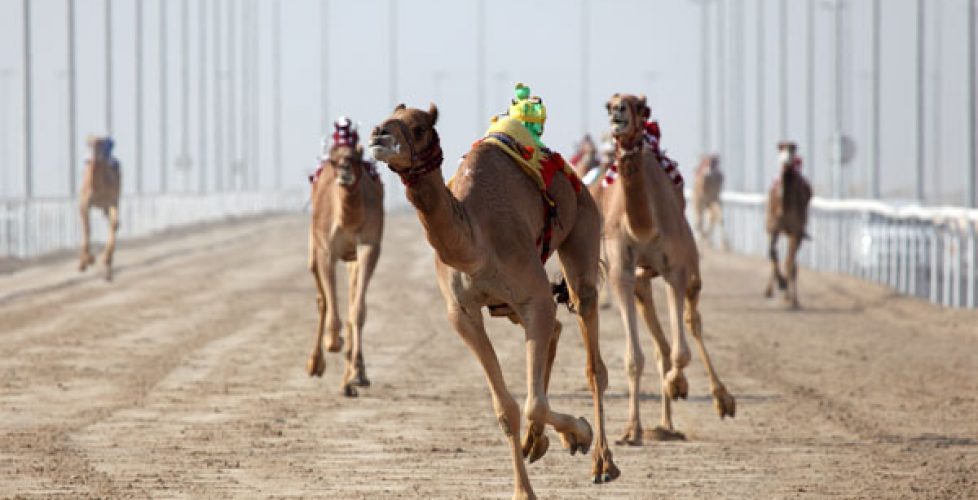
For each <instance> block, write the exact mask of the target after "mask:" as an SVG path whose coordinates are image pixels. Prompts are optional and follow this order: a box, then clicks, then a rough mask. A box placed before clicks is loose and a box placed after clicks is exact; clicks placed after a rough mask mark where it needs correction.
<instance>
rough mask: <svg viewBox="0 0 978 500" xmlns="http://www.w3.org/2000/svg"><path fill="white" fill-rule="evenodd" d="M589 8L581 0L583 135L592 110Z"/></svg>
mask: <svg viewBox="0 0 978 500" xmlns="http://www.w3.org/2000/svg"><path fill="white" fill-rule="evenodd" d="M589 7H590V5H589V4H588V0H581V28H580V29H581V33H580V36H581V135H584V134H587V131H588V124H589V123H590V113H588V109H589V108H590V102H589V100H588V94H589V93H590V89H589V88H588V80H589V78H590V76H591V68H590V66H591V61H590V51H591V41H590V37H589V33H590V29H589V28H588V17H589ZM646 92H649V93H650V94H651V92H652V89H646Z"/></svg>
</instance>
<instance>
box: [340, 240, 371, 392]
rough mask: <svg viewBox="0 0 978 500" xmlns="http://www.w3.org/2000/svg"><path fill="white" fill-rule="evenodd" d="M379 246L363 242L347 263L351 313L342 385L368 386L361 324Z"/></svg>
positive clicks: (362, 323) (365, 315)
mask: <svg viewBox="0 0 978 500" xmlns="http://www.w3.org/2000/svg"><path fill="white" fill-rule="evenodd" d="M379 256H380V250H379V249H378V248H376V247H374V246H366V245H365V246H362V247H360V248H358V249H357V261H356V264H355V265H351V266H349V271H350V287H351V289H350V317H349V335H348V338H347V341H348V342H349V344H348V345H349V348H348V350H347V375H346V376H344V385H346V384H348V383H349V384H353V385H356V386H360V387H369V386H370V380H369V379H368V378H367V369H366V366H365V365H364V361H363V325H364V324H365V323H366V320H367V301H366V295H367V286H368V285H369V284H370V278H371V277H372V276H373V272H374V269H376V267H377V259H378V257H379Z"/></svg>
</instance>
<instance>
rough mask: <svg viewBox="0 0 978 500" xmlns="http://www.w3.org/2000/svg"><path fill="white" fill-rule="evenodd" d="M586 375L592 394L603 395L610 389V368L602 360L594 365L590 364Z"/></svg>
mask: <svg viewBox="0 0 978 500" xmlns="http://www.w3.org/2000/svg"><path fill="white" fill-rule="evenodd" d="M585 374H586V375H587V380H588V385H589V386H590V387H591V392H597V393H602V392H604V391H605V390H606V389H607V388H608V367H606V366H605V365H604V362H603V361H601V360H600V359H599V360H598V361H597V362H596V363H594V364H593V365H592V364H590V363H589V364H588V367H587V372H586V373H585Z"/></svg>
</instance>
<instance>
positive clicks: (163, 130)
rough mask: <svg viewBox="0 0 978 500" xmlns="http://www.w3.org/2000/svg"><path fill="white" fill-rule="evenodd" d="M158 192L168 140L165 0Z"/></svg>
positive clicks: (162, 11) (166, 164) (162, 187)
mask: <svg viewBox="0 0 978 500" xmlns="http://www.w3.org/2000/svg"><path fill="white" fill-rule="evenodd" d="M159 15H160V193H166V191H167V168H168V167H169V159H168V158H167V151H168V149H169V148H168V147H167V146H168V145H167V142H168V141H169V139H168V137H167V132H168V131H167V127H169V124H168V123H167V106H168V104H167V102H166V101H167V97H168V96H167V78H168V77H167V66H168V64H167V63H168V61H167V57H168V56H167V50H166V49H167V38H166V29H167V27H166V1H165V0H161V1H160V14H159Z"/></svg>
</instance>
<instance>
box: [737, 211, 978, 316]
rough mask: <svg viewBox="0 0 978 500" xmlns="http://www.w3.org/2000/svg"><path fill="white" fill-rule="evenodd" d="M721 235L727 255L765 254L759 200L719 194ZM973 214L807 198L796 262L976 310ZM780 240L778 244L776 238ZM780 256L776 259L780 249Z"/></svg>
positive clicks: (977, 251)
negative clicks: (803, 238)
mask: <svg viewBox="0 0 978 500" xmlns="http://www.w3.org/2000/svg"><path fill="white" fill-rule="evenodd" d="M723 200H724V215H725V221H726V233H727V234H726V236H727V237H728V240H729V243H730V247H731V249H732V250H733V251H736V252H739V253H745V254H750V255H757V256H767V253H768V238H767V234H766V233H765V230H764V205H765V203H766V199H765V197H764V196H763V195H760V194H754V193H725V194H724V196H723ZM976 232H978V210H967V209H961V208H954V207H944V208H923V207H916V206H914V207H905V208H894V207H892V206H889V205H886V204H884V203H880V202H874V201H865V200H830V199H822V198H814V199H813V200H812V204H811V209H810V212H809V223H808V233H809V235H810V236H811V240H810V241H806V242H805V243H804V244H803V245H802V249H801V251H800V255H799V263H800V264H801V265H803V266H806V267H808V268H811V269H815V270H819V271H830V272H837V273H844V274H849V275H852V276H856V277H859V278H862V279H866V280H869V281H873V282H876V283H880V284H883V285H886V286H889V287H891V288H893V289H895V290H897V291H899V292H900V293H903V294H906V295H912V296H915V297H920V298H925V299H928V300H930V301H931V302H933V303H935V304H941V305H944V306H948V307H968V308H975V307H978V297H976V293H978V292H976V288H978V274H976V269H975V267H976V260H978V248H976ZM782 240H783V238H782ZM780 252H781V255H782V256H783V255H784V247H783V246H782V248H781V250H780Z"/></svg>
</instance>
